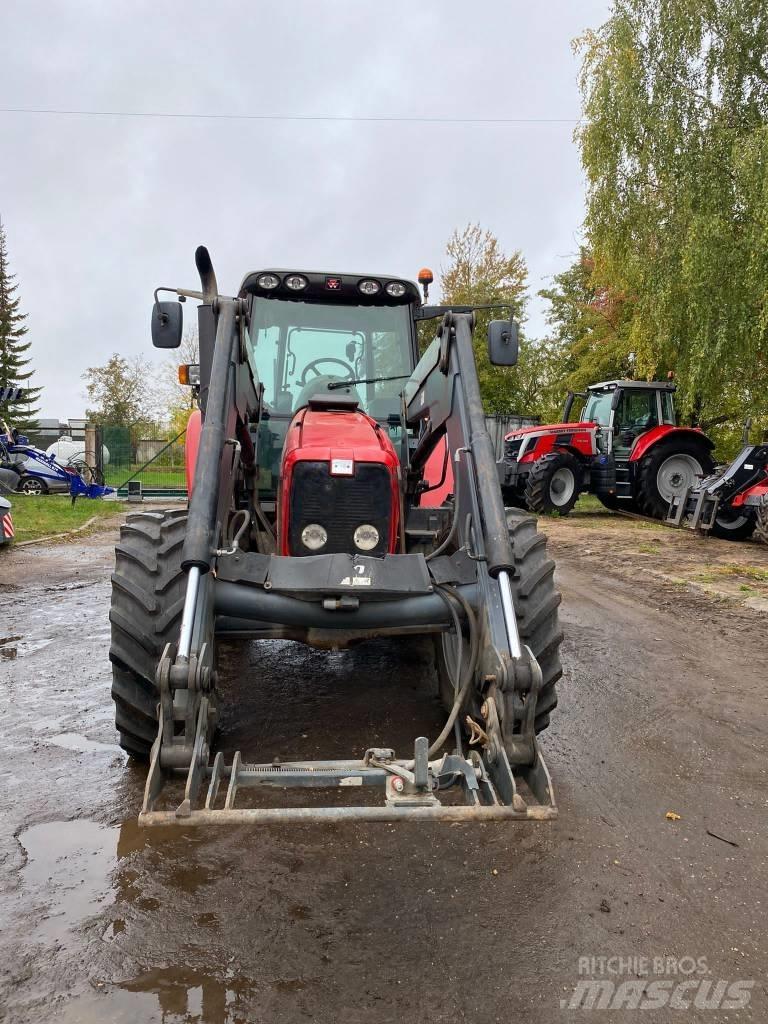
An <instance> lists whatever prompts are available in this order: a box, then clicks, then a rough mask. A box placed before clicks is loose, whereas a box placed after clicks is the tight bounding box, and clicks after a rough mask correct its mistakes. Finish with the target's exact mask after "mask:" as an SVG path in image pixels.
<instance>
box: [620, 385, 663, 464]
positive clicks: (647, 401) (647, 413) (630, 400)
mask: <svg viewBox="0 0 768 1024" xmlns="http://www.w3.org/2000/svg"><path fill="white" fill-rule="evenodd" d="M659 422H660V411H659V396H658V393H657V392H656V391H654V390H653V389H652V388H621V390H620V393H619V397H618V401H617V405H616V406H615V408H614V410H613V424H612V427H613V431H612V435H613V454H614V456H615V458H616V461H617V462H619V461H623V462H627V461H629V454H630V452H631V451H632V446H633V445H634V443H635V441H636V440H637V438H638V437H640V435H641V434H644V433H645V432H646V431H647V430H650V429H651V428H652V427H657V426H658V425H659Z"/></svg>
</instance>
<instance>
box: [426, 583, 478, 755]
mask: <svg viewBox="0 0 768 1024" xmlns="http://www.w3.org/2000/svg"><path fill="white" fill-rule="evenodd" d="M435 589H436V590H437V593H439V594H440V596H441V597H442V598H443V600H444V601H445V603H446V605H447V606H448V608H449V610H450V612H451V616H452V618H453V624H454V629H455V630H456V636H457V638H458V645H457V646H458V655H457V659H456V674H455V677H454V680H453V684H454V691H455V692H456V698H455V700H454V702H453V707H452V708H451V712H450V714H449V715H448V720H447V722H446V723H445V725H444V726H443V731H442V732H441V733H440V735H439V736H438V737H437V739H436V740H435V742H434V743H433V744H432V746H431V747H430V748H429V754H428V756H429V757H434V755H435V754H436V753H437V752H438V751H439V750H440V748H441V747H442V745H443V744H444V743H445V741H446V740H447V739H448V737H449V735H450V734H451V732H452V730H453V727H454V723H455V722H456V720H457V719H458V716H459V712H460V711H461V709H462V707H463V705H464V701H465V700H466V699H467V694H468V693H469V689H470V687H471V685H472V683H473V682H474V678H475V669H476V667H477V658H478V655H479V653H480V634H479V630H478V628H477V617H476V616H475V613H474V611H473V610H472V606H471V605H470V604H469V602H468V601H467V600H466V599H465V598H464V596H463V594H461V593H460V592H459V591H458V590H455V589H454V588H453V587H448V586H445V585H443V586H438V587H436V588H435ZM453 600H456V601H458V602H459V604H460V605H461V607H462V610H463V611H464V614H465V615H466V616H467V623H468V626H469V641H470V645H469V662H468V664H467V669H466V673H465V679H464V681H463V682H462V681H461V656H462V653H463V650H462V639H463V638H462V635H461V621H460V619H459V616H458V613H457V611H456V609H455V608H454V606H453V603H452V602H453Z"/></svg>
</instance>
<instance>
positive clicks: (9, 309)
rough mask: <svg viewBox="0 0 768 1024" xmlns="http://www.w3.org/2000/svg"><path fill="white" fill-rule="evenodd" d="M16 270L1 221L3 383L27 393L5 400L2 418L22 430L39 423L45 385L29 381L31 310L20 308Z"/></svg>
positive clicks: (0, 354) (0, 351) (0, 357)
mask: <svg viewBox="0 0 768 1024" xmlns="http://www.w3.org/2000/svg"><path fill="white" fill-rule="evenodd" d="M15 277H16V275H15V274H12V273H11V272H10V267H9V264H8V247H7V244H6V239H5V230H4V229H3V224H2V221H0V387H14V386H16V387H22V388H24V397H23V399H22V400H21V401H20V402H9V403H7V404H6V403H3V407H2V408H1V409H0V419H5V420H7V421H8V423H9V424H11V425H12V426H14V427H18V428H19V429H20V430H21V431H22V432H23V431H24V430H29V429H31V428H33V427H34V426H35V421H36V419H37V413H38V411H39V410H38V408H37V404H36V403H37V399H38V396H39V395H40V391H41V390H42V389H41V388H31V387H30V386H29V381H30V379H31V377H32V373H33V371H32V370H31V369H30V367H29V362H30V360H29V357H28V356H27V352H28V351H29V347H30V342H28V341H25V340H24V336H25V335H26V333H27V329H28V328H27V326H26V324H25V323H24V321H25V320H26V319H27V314H26V313H22V312H21V311H20V307H21V299H20V297H19V296H18V295H17V294H16V292H17V291H18V287H19V286H18V285H17V284H15V283H14V281H15Z"/></svg>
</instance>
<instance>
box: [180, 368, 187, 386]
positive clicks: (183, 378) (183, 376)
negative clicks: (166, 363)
mask: <svg viewBox="0 0 768 1024" xmlns="http://www.w3.org/2000/svg"><path fill="white" fill-rule="evenodd" d="M179 384H189V363H182V365H181V366H180V367H179Z"/></svg>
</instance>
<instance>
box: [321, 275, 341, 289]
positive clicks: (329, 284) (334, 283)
mask: <svg viewBox="0 0 768 1024" xmlns="http://www.w3.org/2000/svg"><path fill="white" fill-rule="evenodd" d="M325 287H326V289H327V290H328V291H329V292H337V291H339V290H340V289H341V278H340V277H326V279H325Z"/></svg>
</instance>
